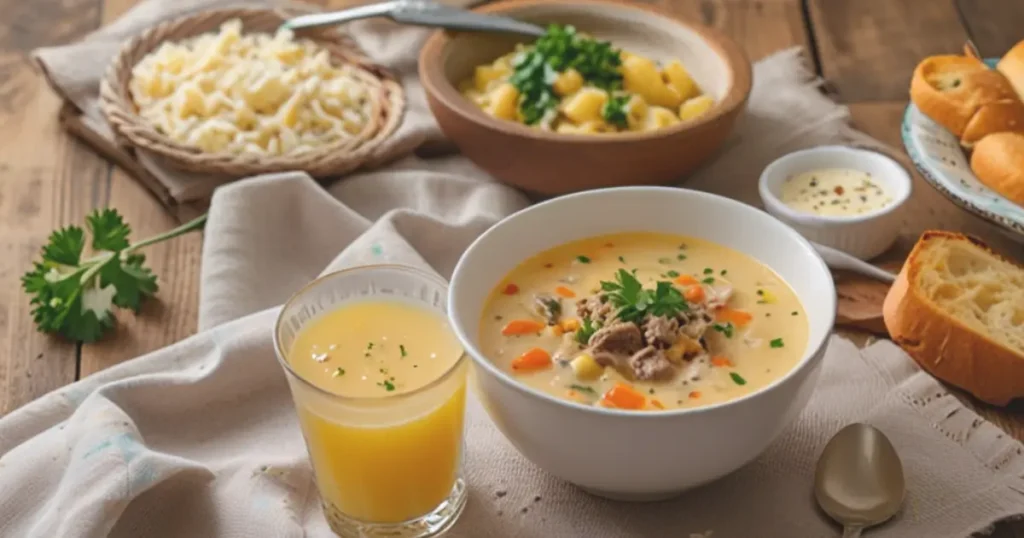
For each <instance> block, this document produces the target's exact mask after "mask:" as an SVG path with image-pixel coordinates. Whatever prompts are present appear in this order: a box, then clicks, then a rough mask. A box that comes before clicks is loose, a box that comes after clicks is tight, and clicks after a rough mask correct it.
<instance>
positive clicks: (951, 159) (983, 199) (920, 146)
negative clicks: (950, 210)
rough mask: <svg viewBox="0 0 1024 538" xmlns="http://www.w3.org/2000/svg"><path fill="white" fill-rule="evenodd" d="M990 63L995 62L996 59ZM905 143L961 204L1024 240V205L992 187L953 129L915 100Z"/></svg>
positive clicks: (930, 178)
mask: <svg viewBox="0 0 1024 538" xmlns="http://www.w3.org/2000/svg"><path fill="white" fill-rule="evenodd" d="M986 63H989V64H990V65H995V61H994V60H988V61H987V62H986ZM902 132H903V146H904V147H905V148H906V150H907V153H908V154H909V155H910V159H911V160H912V161H914V166H916V167H917V170H918V171H919V172H921V175H922V176H924V179H925V181H927V182H928V183H930V184H931V185H932V186H933V187H935V188H936V189H937V190H938V191H939V192H941V193H942V194H944V195H945V196H946V197H947V198H949V199H951V200H953V202H955V203H956V204H957V205H959V206H960V207H963V208H964V209H966V210H968V211H970V212H971V213H974V214H975V215H978V216H979V217H981V218H983V219H985V220H987V221H989V222H992V223H994V224H997V225H999V226H1001V227H1002V228H1004V229H1005V230H1007V232H1008V233H1009V235H1010V236H1011V237H1013V238H1014V239H1017V240H1018V241H1024V208H1021V207H1020V206H1017V205H1015V204H1014V203H1013V202H1011V201H1009V200H1007V199H1006V198H1003V197H1002V196H1000V195H999V194H997V193H996V192H995V191H993V190H992V189H989V188H988V187H986V186H985V185H984V184H982V183H981V182H980V181H978V178H977V176H975V175H974V172H972V171H971V166H970V163H969V161H968V159H967V155H965V154H964V151H963V148H961V147H960V142H959V140H957V138H956V136H954V135H953V133H951V132H949V131H947V130H946V128H944V127H942V126H941V125H939V124H937V123H935V122H934V121H932V120H931V118H929V117H928V116H926V115H924V114H923V113H922V112H921V111H920V110H918V109H917V107H916V106H914V104H913V103H911V104H910V105H909V106H908V107H907V110H906V112H905V113H904V115H903V127H902Z"/></svg>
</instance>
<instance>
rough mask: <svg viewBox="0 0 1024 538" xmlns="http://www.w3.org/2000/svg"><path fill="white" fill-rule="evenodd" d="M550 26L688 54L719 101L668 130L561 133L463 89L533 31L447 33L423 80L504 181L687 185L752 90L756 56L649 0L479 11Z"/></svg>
mask: <svg viewBox="0 0 1024 538" xmlns="http://www.w3.org/2000/svg"><path fill="white" fill-rule="evenodd" d="M476 11H479V12H481V13H498V14H502V15H507V16H511V17H514V18H517V19H520V20H524V21H530V22H534V23H537V24H541V25H546V24H549V23H562V24H572V25H573V26H575V27H576V28H577V29H578V30H580V31H582V32H586V33H588V34H591V35H593V36H595V37H597V38H599V39H604V40H608V41H611V42H612V44H613V45H615V46H616V47H619V48H622V49H624V50H627V51H630V52H634V53H637V54H641V55H644V56H647V57H650V58H652V59H654V60H656V61H660V62H665V61H668V60H671V59H674V58H675V59H679V60H680V61H681V62H682V63H683V65H684V66H686V68H687V69H688V70H689V71H690V73H691V75H692V76H693V77H694V79H695V80H696V81H697V83H698V84H699V85H700V87H701V88H702V89H703V90H704V92H705V93H707V94H708V95H710V96H711V97H713V98H714V99H715V102H716V104H715V105H714V107H713V108H712V109H711V110H709V111H708V112H707V113H705V114H704V115H703V116H700V117H698V118H695V119H693V120H689V121H684V122H681V123H679V124H677V125H674V126H672V127H668V128H665V129H661V130H657V131H650V132H639V133H633V132H631V133H617V134H603V135H577V134H561V133H554V132H548V131H542V130H539V129H534V128H530V127H527V126H525V125H520V124H518V123H515V122H511V121H504V120H499V119H497V118H493V117H491V116H489V115H487V114H486V113H484V112H483V111H482V110H480V109H479V108H478V107H477V106H476V105H475V104H474V103H472V102H471V101H470V100H468V99H467V98H465V97H464V96H462V94H461V93H459V91H458V83H459V81H462V80H465V79H466V78H468V77H470V76H471V75H472V74H473V70H474V68H475V67H476V66H478V65H481V64H490V63H491V62H492V61H494V60H495V59H496V58H498V57H499V56H501V55H503V54H506V53H508V52H510V51H512V50H513V49H514V47H515V45H516V44H517V43H524V42H527V41H529V38H523V37H518V36H508V35H501V34H485V33H476V32H459V33H453V32H444V31H438V32H437V33H435V34H433V35H432V36H430V38H429V39H428V40H427V42H426V43H425V45H424V47H423V49H422V50H421V52H420V59H419V74H420V80H421V81H422V83H423V87H424V89H425V91H426V94H427V101H428V103H429V105H430V109H431V111H432V112H433V114H434V116H435V117H436V118H437V122H438V123H439V124H440V126H441V129H442V130H443V131H444V133H445V135H446V136H447V137H448V138H450V139H451V140H452V141H453V142H454V143H455V145H457V146H458V147H459V149H460V150H461V151H462V153H463V154H465V155H466V156H467V157H468V158H469V159H470V160H472V161H473V162H474V163H476V164H477V165H478V166H479V167H480V168H482V169H484V170H486V171H487V172H489V173H490V174H491V175H493V176H495V177H496V178H498V179H500V180H502V181H505V182H507V183H509V184H512V185H514V186H517V187H520V188H522V189H525V190H527V191H530V192H534V193H538V194H544V195H554V194H564V193H568V192H574V191H579V190H585V189H592V188H599V187H608V186H613V185H637V184H669V183H677V182H679V181H680V180H682V179H683V178H684V177H685V176H686V174H688V173H690V172H691V171H693V170H694V169H695V168H696V167H698V166H699V165H700V164H701V163H703V162H705V161H707V160H708V159H709V158H711V157H712V156H713V155H714V154H715V152H716V151H717V150H718V149H719V147H721V145H722V143H723V142H724V141H725V139H726V137H728V135H729V133H730V132H731V130H732V127H733V124H734V123H735V121H736V118H737V116H739V114H740V112H741V110H742V109H743V107H744V105H745V103H746V101H747V97H748V95H749V94H750V86H751V70H750V62H749V61H748V60H747V59H746V56H745V55H744V54H743V52H742V51H741V50H740V48H739V46H738V45H737V44H736V43H735V42H733V41H732V40H730V39H729V38H728V37H726V36H724V35H722V34H721V33H719V32H718V31H716V30H713V29H711V28H708V27H706V26H702V25H699V24H694V23H690V22H684V21H682V20H679V19H677V18H675V17H673V16H671V15H668V14H666V13H663V12H661V11H658V10H656V9H654V8H651V7H647V6H637V5H629V4H625V3H620V2H615V1H610V0H562V1H560V2H557V3H555V2H548V1H545V0H511V1H504V2H499V3H495V4H490V5H487V6H485V7H482V8H479V9H477V10H476Z"/></svg>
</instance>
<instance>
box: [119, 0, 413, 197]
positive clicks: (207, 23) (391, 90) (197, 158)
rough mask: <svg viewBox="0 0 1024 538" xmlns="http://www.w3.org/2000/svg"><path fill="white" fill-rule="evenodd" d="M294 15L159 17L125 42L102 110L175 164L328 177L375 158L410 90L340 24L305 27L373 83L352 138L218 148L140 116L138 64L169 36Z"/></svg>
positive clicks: (127, 140) (231, 12)
mask: <svg viewBox="0 0 1024 538" xmlns="http://www.w3.org/2000/svg"><path fill="white" fill-rule="evenodd" d="M287 18H289V15H288V14H287V13H286V12H284V11H279V10H270V9H223V10H214V11H204V12H201V13H197V14H195V15H191V16H188V17H184V18H181V19H177V20H172V21H168V22H164V23H161V24H158V25H156V26H154V27H152V28H150V29H149V30H147V31H145V32H144V33H142V34H140V35H139V36H137V37H135V38H134V39H132V40H130V41H128V42H127V43H125V45H124V47H122V49H121V51H120V52H119V53H118V55H117V56H116V57H115V58H114V60H113V62H112V63H111V64H110V66H109V67H108V68H107V71H106V73H105V75H104V77H103V80H102V82H101V85H100V109H101V110H102V111H103V115H104V116H105V117H106V119H107V122H108V123H109V124H110V126H111V128H112V129H113V131H114V135H115V137H116V138H117V142H118V143H119V144H122V145H125V146H128V147H133V148H141V149H145V150H147V151H149V152H152V153H154V154H157V155H159V156H161V157H163V158H164V159H165V160H166V161H167V162H168V163H169V164H170V165H172V166H174V167H175V168H179V169H182V170H186V171H189V172H196V173H203V174H224V175H229V176H233V177H241V176H249V175H255V174H262V173H268V172H281V171H288V170H302V171H305V172H307V173H308V174H310V175H311V176H313V177H317V178H322V177H329V176H335V175H339V174H343V173H345V172H348V171H351V170H353V169H355V168H357V167H359V166H360V165H362V164H363V163H365V162H366V161H368V160H370V159H372V158H373V157H375V151H376V150H377V149H378V148H379V147H380V145H381V144H382V143H383V142H384V141H385V140H386V139H387V138H388V137H390V136H391V135H392V134H393V133H394V132H395V129H396V128H397V127H398V124H399V123H401V120H402V115H403V113H404V111H405V94H404V92H403V91H402V86H401V85H400V84H399V83H398V81H397V80H396V79H395V77H394V76H393V75H392V74H391V73H390V72H388V71H387V70H386V69H384V68H382V67H380V66H377V65H373V64H371V63H369V61H368V60H367V59H366V57H365V56H363V54H362V53H361V52H360V51H359V49H358V48H357V47H356V46H355V44H354V43H353V42H352V41H351V40H349V39H347V38H346V37H344V36H343V35H341V34H340V33H338V32H336V31H332V30H326V31H317V32H303V34H302V37H305V38H309V39H311V40H313V41H315V42H316V43H317V44H318V45H320V46H322V47H324V48H325V49H327V51H328V53H329V54H330V55H331V58H332V60H333V61H335V62H337V63H338V64H350V65H353V66H354V67H355V70H354V72H355V75H356V76H357V77H358V78H360V79H361V80H362V81H363V82H364V83H366V84H367V87H368V88H369V90H370V93H371V94H372V95H373V97H372V98H371V99H372V101H371V102H372V104H373V111H374V114H373V115H372V117H371V119H370V121H369V122H367V126H366V128H365V129H363V131H362V132H361V133H358V134H357V135H354V136H353V137H351V138H348V139H345V140H339V141H337V142H335V143H332V144H329V145H325V146H322V147H318V148H315V149H313V150H311V151H307V152H304V153H299V154H294V155H288V154H285V155H254V154H234V153H227V152H222V153H211V152H205V151H203V150H201V149H199V148H196V147H193V146H189V145H186V144H182V143H180V142H177V141H175V140H172V139H171V138H170V137H168V136H166V135H164V134H162V133H160V132H159V131H158V130H157V129H156V128H155V127H154V126H153V125H151V124H150V123H148V122H147V121H146V120H144V119H143V118H142V117H140V116H139V114H138V109H137V107H136V106H135V103H134V101H133V100H132V97H131V93H130V92H129V90H128V85H129V82H130V81H131V77H132V68H133V67H134V66H135V65H136V64H137V63H138V62H139V61H141V60H142V59H143V58H144V57H145V56H146V55H147V54H149V53H150V52H151V51H153V50H155V49H156V48H157V47H159V46H160V44H161V43H163V42H164V41H181V40H184V39H187V38H190V37H193V36H196V35H199V34H203V33H207V32H216V31H217V30H218V29H219V27H220V25H221V24H222V23H224V22H226V21H228V20H231V19H239V20H240V21H241V22H242V27H243V31H244V32H265V33H273V32H274V31H276V30H277V28H278V26H280V25H281V23H282V22H284V21H285V20H286V19H287Z"/></svg>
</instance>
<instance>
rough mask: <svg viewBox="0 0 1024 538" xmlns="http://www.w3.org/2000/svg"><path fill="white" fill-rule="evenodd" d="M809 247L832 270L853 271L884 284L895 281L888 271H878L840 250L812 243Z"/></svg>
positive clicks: (894, 276) (894, 277)
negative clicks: (816, 252) (812, 248)
mask: <svg viewBox="0 0 1024 538" xmlns="http://www.w3.org/2000/svg"><path fill="white" fill-rule="evenodd" d="M811 246H812V247H814V250H816V251H818V254H819V255H820V256H821V259H823V260H825V265H827V266H829V267H830V268H832V269H846V270H847V271H853V272H854V273H857V274H860V275H864V276H868V277H871V278H874V279H877V280H881V281H882V282H885V283H886V284H892V283H893V282H895V281H896V275H894V274H892V273H890V272H889V271H886V270H885V269H879V268H878V267H875V266H874V265H871V264H870V263H868V262H865V261H862V260H860V259H858V258H855V257H853V256H851V255H849V254H847V253H845V252H843V251H841V250H837V249H834V248H832V247H826V246H825V245H819V244H818V243H814V242H811Z"/></svg>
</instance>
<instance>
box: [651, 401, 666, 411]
mask: <svg viewBox="0 0 1024 538" xmlns="http://www.w3.org/2000/svg"><path fill="white" fill-rule="evenodd" d="M651 407H653V408H655V409H665V404H663V403H661V402H659V401H658V400H651Z"/></svg>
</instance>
